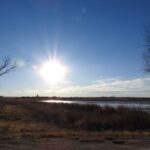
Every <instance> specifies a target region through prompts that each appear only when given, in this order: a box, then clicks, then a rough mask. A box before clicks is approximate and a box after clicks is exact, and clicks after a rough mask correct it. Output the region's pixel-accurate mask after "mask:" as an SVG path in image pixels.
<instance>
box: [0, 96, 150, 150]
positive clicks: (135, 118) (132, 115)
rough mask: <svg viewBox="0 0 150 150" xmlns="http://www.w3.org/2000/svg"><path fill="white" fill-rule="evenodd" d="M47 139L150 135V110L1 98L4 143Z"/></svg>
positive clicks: (0, 129)
mask: <svg viewBox="0 0 150 150" xmlns="http://www.w3.org/2000/svg"><path fill="white" fill-rule="evenodd" d="M45 139H49V140H54V139H55V140H60V139H63V140H64V139H65V140H67V141H69V140H74V141H76V142H82V143H84V142H89V141H90V142H104V141H111V142H113V143H118V144H119V143H120V144H124V143H125V141H126V140H127V139H150V113H149V112H144V111H140V110H131V109H127V108H123V107H120V108H117V109H115V108H110V107H105V108H100V107H98V106H94V105H93V106H91V105H78V104H71V105H70V104H54V103H51V104H50V103H43V102H40V101H39V100H36V99H35V98H34V99H32V98H30V99H28V98H22V99H21V98H16V99H12V98H1V100H0V141H1V143H2V145H3V146H4V145H5V146H6V147H7V146H8V145H9V144H8V143H9V142H10V143H11V144H12V143H13V144H15V143H17V142H19V143H22V141H23V143H24V142H25V141H26V142H28V141H30V142H31V141H32V142H31V143H30V145H32V144H33V145H34V144H36V143H37V141H39V140H40V141H42V140H45ZM59 142H61V141H59ZM64 142H65V141H64ZM24 144H25V143H24ZM149 144H150V143H149ZM2 145H1V146H2ZM20 145H21V144H20ZM25 145H26V144H25ZM27 145H28V144H27ZM6 147H3V149H5V148H6ZM33 147H34V146H33ZM0 149H2V148H0ZM6 149H8V147H7V148H6Z"/></svg>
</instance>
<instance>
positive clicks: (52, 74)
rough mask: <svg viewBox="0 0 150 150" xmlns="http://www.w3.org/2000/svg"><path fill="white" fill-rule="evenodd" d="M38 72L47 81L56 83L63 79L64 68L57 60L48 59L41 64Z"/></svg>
mask: <svg viewBox="0 0 150 150" xmlns="http://www.w3.org/2000/svg"><path fill="white" fill-rule="evenodd" d="M40 74H41V75H42V77H43V78H44V79H46V80H47V81H48V82H50V83H53V84H56V83H59V82H61V81H63V80H64V79H65V75H66V68H65V66H63V65H62V64H60V63H59V62H57V61H49V62H46V63H44V64H43V66H42V68H41V70H40Z"/></svg>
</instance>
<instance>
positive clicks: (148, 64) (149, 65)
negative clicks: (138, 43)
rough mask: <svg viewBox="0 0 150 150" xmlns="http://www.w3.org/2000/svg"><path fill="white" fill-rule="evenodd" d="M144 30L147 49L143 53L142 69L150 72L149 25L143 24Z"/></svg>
mask: <svg viewBox="0 0 150 150" xmlns="http://www.w3.org/2000/svg"><path fill="white" fill-rule="evenodd" d="M144 31H145V34H144V36H145V43H146V47H147V51H146V52H145V53H144V62H145V68H144V70H145V71H146V72H150V25H149V24H148V25H145V26H144Z"/></svg>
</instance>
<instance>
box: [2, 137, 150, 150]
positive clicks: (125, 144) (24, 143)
mask: <svg viewBox="0 0 150 150" xmlns="http://www.w3.org/2000/svg"><path fill="white" fill-rule="evenodd" d="M135 149H138V150H150V139H134V140H133V139H132V140H126V141H121V140H115V141H113V140H105V141H99V142H98V141H95V142H94V141H92V142H89V141H79V140H68V139H63V138H56V139H55V138H54V139H53V138H52V139H42V140H39V141H38V142H37V141H32V140H25V139H24V140H23V139H20V140H12V139H11V140H8V141H6V140H5V141H0V150H135Z"/></svg>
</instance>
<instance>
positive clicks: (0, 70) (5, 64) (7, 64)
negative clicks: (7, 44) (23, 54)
mask: <svg viewBox="0 0 150 150" xmlns="http://www.w3.org/2000/svg"><path fill="white" fill-rule="evenodd" d="M15 68H16V63H12V61H11V59H10V58H8V57H7V58H3V59H2V61H1V63H0V76H3V75H5V74H7V73H9V72H10V71H12V70H14V69H15Z"/></svg>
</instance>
